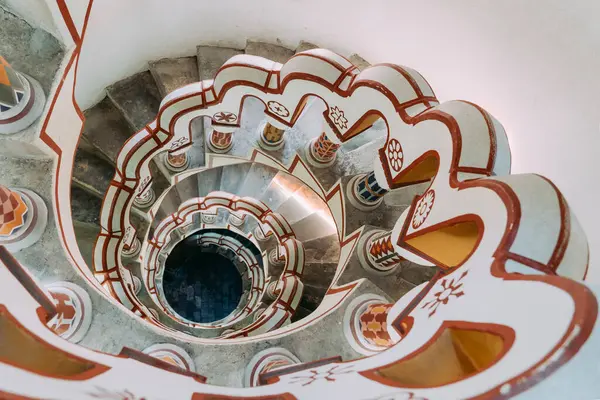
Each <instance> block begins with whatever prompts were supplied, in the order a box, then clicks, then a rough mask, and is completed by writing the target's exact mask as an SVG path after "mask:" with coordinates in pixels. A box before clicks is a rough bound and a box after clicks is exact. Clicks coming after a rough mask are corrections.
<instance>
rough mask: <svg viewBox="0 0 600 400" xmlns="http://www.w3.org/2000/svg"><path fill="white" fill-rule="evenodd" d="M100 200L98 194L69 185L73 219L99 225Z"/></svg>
mask: <svg viewBox="0 0 600 400" xmlns="http://www.w3.org/2000/svg"><path fill="white" fill-rule="evenodd" d="M101 207H102V200H101V199H100V198H98V196H95V195H92V194H90V193H89V192H87V191H85V190H83V189H81V188H80V187H78V186H75V185H73V186H71V216H72V217H73V220H74V221H78V222H81V223H86V224H95V225H98V227H100V209H101Z"/></svg>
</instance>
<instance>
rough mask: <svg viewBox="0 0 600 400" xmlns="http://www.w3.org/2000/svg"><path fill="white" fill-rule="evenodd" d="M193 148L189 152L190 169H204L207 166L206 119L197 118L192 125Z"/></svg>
mask: <svg viewBox="0 0 600 400" xmlns="http://www.w3.org/2000/svg"><path fill="white" fill-rule="evenodd" d="M190 127H191V131H192V146H191V148H190V149H189V150H188V157H189V159H190V166H189V167H188V169H193V168H202V167H204V166H205V165H206V139H205V135H204V119H203V118H195V119H193V120H192V123H191V125H190Z"/></svg>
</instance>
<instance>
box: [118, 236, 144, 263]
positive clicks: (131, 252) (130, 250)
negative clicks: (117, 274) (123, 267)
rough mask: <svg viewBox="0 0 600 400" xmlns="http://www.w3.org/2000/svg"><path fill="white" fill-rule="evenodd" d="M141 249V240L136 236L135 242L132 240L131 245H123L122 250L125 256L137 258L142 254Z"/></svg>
mask: <svg viewBox="0 0 600 400" xmlns="http://www.w3.org/2000/svg"><path fill="white" fill-rule="evenodd" d="M141 250H142V243H141V242H140V239H138V238H137V237H136V238H134V239H133V242H131V245H129V246H123V251H122V252H121V254H122V255H123V256H124V257H129V258H135V257H137V256H138V255H139V254H140V251H141Z"/></svg>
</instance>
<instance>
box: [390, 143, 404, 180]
mask: <svg viewBox="0 0 600 400" xmlns="http://www.w3.org/2000/svg"><path fill="white" fill-rule="evenodd" d="M386 154H387V158H388V161H389V164H390V166H391V167H392V169H393V170H394V171H395V172H399V171H400V170H401V169H402V160H403V159H404V154H403V153H402V146H401V145H400V142H399V141H398V140H396V139H392V140H390V142H389V143H388V145H387V149H386Z"/></svg>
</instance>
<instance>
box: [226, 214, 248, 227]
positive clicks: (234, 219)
mask: <svg viewBox="0 0 600 400" xmlns="http://www.w3.org/2000/svg"><path fill="white" fill-rule="evenodd" d="M227 220H228V221H229V223H230V224H231V225H233V226H237V227H240V226H242V225H244V221H245V220H246V215H244V214H236V213H233V212H231V213H229V218H228V219H227Z"/></svg>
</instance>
